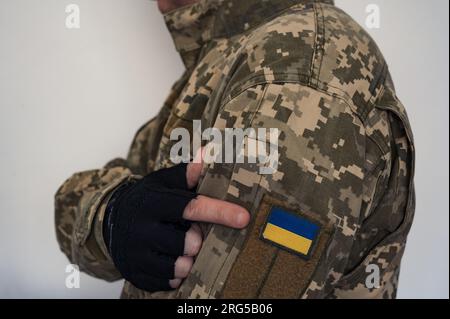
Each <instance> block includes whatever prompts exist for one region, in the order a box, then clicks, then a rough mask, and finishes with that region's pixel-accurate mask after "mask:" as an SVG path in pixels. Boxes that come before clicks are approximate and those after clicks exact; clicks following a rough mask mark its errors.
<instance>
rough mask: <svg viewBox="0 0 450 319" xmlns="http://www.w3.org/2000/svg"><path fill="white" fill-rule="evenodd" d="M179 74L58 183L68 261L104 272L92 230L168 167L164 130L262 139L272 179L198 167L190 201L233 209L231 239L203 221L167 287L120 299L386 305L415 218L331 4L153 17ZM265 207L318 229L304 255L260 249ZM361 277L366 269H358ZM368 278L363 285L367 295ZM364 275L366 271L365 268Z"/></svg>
mask: <svg viewBox="0 0 450 319" xmlns="http://www.w3.org/2000/svg"><path fill="white" fill-rule="evenodd" d="M165 20H166V23H167V26H168V28H169V30H170V32H171V34H172V36H173V38H174V41H175V45H176V48H177V50H178V51H179V53H180V54H181V57H182V59H183V62H184V64H185V66H186V72H185V73H184V75H183V76H182V78H181V79H180V80H179V81H177V82H176V84H175V85H174V86H173V89H172V91H171V93H170V95H169V96H168V98H167V100H166V102H165V104H164V106H163V107H162V109H161V110H160V112H159V114H158V115H157V116H156V117H155V118H154V119H152V120H151V121H149V122H148V123H146V124H145V125H144V126H143V127H142V128H141V129H140V130H139V131H138V132H137V134H136V136H135V138H134V141H133V142H132V146H131V149H130V152H129V154H128V157H127V159H116V160H113V161H111V162H110V163H108V164H107V165H106V166H105V167H104V168H103V169H100V170H92V171H87V172H81V173H77V174H75V175H73V176H72V177H71V178H70V179H68V180H67V181H66V182H65V183H64V184H63V185H62V186H61V188H60V189H59V190H58V192H57V194H56V203H55V205H56V216H55V222H56V232H57V239H58V242H59V244H60V247H61V249H62V251H63V252H64V253H65V254H66V255H67V256H68V257H69V259H70V261H71V262H73V263H75V264H78V265H79V266H80V268H81V269H82V270H83V271H85V272H87V273H88V274H91V275H93V276H96V277H98V278H103V279H105V280H109V281H111V280H117V279H119V278H120V274H119V273H118V272H117V270H116V269H115V267H114V265H113V263H112V262H111V259H110V257H109V256H108V253H107V250H106V248H105V244H104V242H103V238H102V232H101V225H102V220H103V214H104V210H105V206H106V203H107V202H108V199H109V198H110V196H111V193H112V192H113V190H115V189H116V188H117V187H118V186H119V185H120V184H121V183H123V182H124V181H126V180H128V179H130V178H137V177H139V176H143V175H145V174H148V173H149V172H151V171H153V170H157V169H160V168H163V167H168V166H170V165H172V164H171V162H170V160H169V152H170V148H171V146H172V145H173V144H174V143H175V141H171V140H170V138H169V136H170V132H171V131H172V130H173V129H174V128H179V127H183V128H187V129H189V130H192V121H193V120H195V119H197V120H201V121H202V124H203V127H205V128H206V127H216V128H219V129H221V130H223V129H224V128H226V127H228V128H231V127H234V128H249V127H251V128H278V129H279V131H280V132H281V135H280V138H279V139H280V141H279V166H278V171H277V172H276V173H274V174H271V175H260V174H259V170H258V165H257V164H250V163H243V164H238V163H236V164H220V165H219V164H210V165H205V169H204V175H203V177H202V180H201V183H200V184H199V186H198V192H199V193H201V194H204V195H207V196H210V197H215V198H219V199H223V200H227V201H230V202H235V203H237V204H239V205H242V206H244V207H246V208H247V209H248V210H249V211H250V212H251V214H252V221H251V224H250V225H249V227H248V228H247V229H245V230H241V231H239V230H233V229H228V228H226V227H222V226H218V225H207V226H208V227H205V228H207V229H206V230H207V231H206V234H205V238H204V243H203V247H202V249H201V251H200V254H199V255H198V257H197V258H196V261H195V263H194V266H193V269H192V271H191V274H190V275H189V277H188V278H187V279H186V280H185V281H184V282H183V284H182V286H181V287H180V288H179V289H177V290H176V291H172V292H159V293H153V294H151V293H148V292H145V291H142V290H139V289H137V288H135V287H133V286H132V285H131V284H130V283H128V282H126V283H125V287H124V289H123V293H122V297H125V298H241V297H243V298H267V297H273V298H394V297H395V295H396V290H397V286H398V278H399V269H400V262H401V258H402V255H403V252H404V249H405V243H406V238H407V234H408V232H409V230H410V227H411V224H412V219H413V215H414V208H415V197H414V186H413V175H414V146H413V137H412V133H411V129H410V125H409V121H408V119H407V115H406V112H405V109H404V108H403V106H402V104H401V102H400V101H399V99H398V98H397V96H396V94H395V89H394V85H393V82H392V80H391V77H390V74H389V71H388V67H387V65H386V62H385V60H384V58H383V56H382V54H381V53H380V50H379V49H378V47H377V45H376V44H375V42H374V41H373V40H372V39H371V37H370V36H369V35H368V34H367V33H366V32H365V31H364V30H363V29H362V28H361V27H360V26H359V25H358V24H357V23H356V22H355V21H354V20H352V19H351V18H350V17H349V16H348V15H347V14H345V13H344V12H343V11H341V10H340V9H338V8H336V7H335V6H334V4H333V1H332V0H322V1H321V0H270V1H269V0H246V1H238V0H200V1H199V2H197V3H195V4H193V5H190V6H187V7H182V8H180V9H177V10H175V11H172V12H170V13H168V14H166V15H165ZM274 205H277V206H281V207H283V209H285V210H287V211H289V212H292V213H293V214H298V215H299V216H304V217H305V218H307V219H309V220H311V221H314V222H315V223H317V224H319V225H320V233H319V235H318V237H317V240H316V242H315V246H314V249H313V250H312V252H311V255H310V256H309V258H301V257H299V256H297V255H296V254H293V253H291V252H289V251H286V250H284V249H282V248H280V247H277V246H275V245H271V244H270V243H267V242H265V241H262V240H260V232H261V229H262V227H263V226H264V222H265V220H266V218H267V214H268V212H269V211H270V209H271V207H273V206H274ZM373 266H375V268H370V267H373ZM370 269H377V270H378V271H379V276H380V278H379V279H380V280H379V286H377V285H376V284H375V285H368V284H367V282H366V281H367V278H368V275H369V274H371V272H368V270H370ZM374 273H375V272H374Z"/></svg>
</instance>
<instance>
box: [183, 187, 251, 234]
mask: <svg viewBox="0 0 450 319" xmlns="http://www.w3.org/2000/svg"><path fill="white" fill-rule="evenodd" d="M183 218H184V219H186V220H190V221H196V222H205V223H211V224H219V225H224V226H227V227H231V228H236V229H242V228H245V227H246V226H247V225H248V223H249V222H250V213H249V212H248V211H247V210H246V209H245V208H244V207H241V206H239V205H236V204H233V203H230V202H226V201H222V200H219V199H214V198H209V197H206V196H202V195H199V196H198V197H197V198H194V199H193V200H191V201H190V202H189V204H188V205H187V206H186V208H185V209H184V212H183Z"/></svg>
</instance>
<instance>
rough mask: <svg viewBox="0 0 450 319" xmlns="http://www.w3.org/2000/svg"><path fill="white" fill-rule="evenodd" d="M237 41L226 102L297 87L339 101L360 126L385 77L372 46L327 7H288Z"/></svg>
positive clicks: (349, 20) (365, 35) (355, 25)
mask: <svg viewBox="0 0 450 319" xmlns="http://www.w3.org/2000/svg"><path fill="white" fill-rule="evenodd" d="M239 41H240V42H241V43H242V45H241V54H240V55H239V56H240V58H239V59H238V61H237V65H236V66H235V71H234V72H233V75H232V77H231V79H230V83H229V85H228V92H227V94H226V95H227V96H228V97H230V98H233V97H234V96H237V95H238V94H240V93H241V92H243V91H245V90H246V89H248V88H250V87H253V86H255V85H260V84H266V83H268V84H269V83H299V84H301V85H305V86H309V87H311V88H314V89H317V90H320V91H322V92H326V93H328V94H330V95H334V96H339V97H341V98H343V99H344V100H346V101H347V103H349V105H350V107H351V108H352V110H353V111H354V112H355V113H356V115H357V116H358V117H359V118H360V119H361V120H362V122H366V119H367V117H368V114H369V113H370V112H371V111H372V109H373V107H374V104H375V103H376V101H377V100H378V99H379V98H380V94H381V93H382V91H383V85H384V83H385V81H386V77H387V76H388V68H387V65H386V62H385V60H384V57H383V55H382V53H381V51H380V50H379V48H378V46H377V44H376V43H375V41H374V40H373V39H372V38H371V37H370V35H369V34H368V33H367V32H366V31H365V30H364V29H363V28H362V27H361V26H360V25H359V24H358V23H357V22H356V21H354V20H353V19H352V18H351V17H350V16H349V15H347V14H346V13H345V12H344V11H342V10H341V9H339V8H337V7H335V6H333V5H328V4H323V3H313V4H310V5H298V6H294V7H291V8H289V9H288V10H286V11H284V12H283V13H282V14H280V15H278V16H276V17H274V18H272V19H270V20H268V21H267V22H265V23H264V24H262V25H260V26H259V27H257V28H255V29H253V30H250V31H249V32H247V33H245V34H244V35H240V36H239Z"/></svg>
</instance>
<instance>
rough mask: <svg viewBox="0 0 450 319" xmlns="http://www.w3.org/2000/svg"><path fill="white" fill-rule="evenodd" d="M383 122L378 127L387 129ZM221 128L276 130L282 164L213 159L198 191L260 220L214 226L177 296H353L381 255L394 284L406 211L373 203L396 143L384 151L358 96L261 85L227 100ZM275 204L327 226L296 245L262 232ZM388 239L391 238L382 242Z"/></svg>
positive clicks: (384, 271) (385, 272)
mask: <svg viewBox="0 0 450 319" xmlns="http://www.w3.org/2000/svg"><path fill="white" fill-rule="evenodd" d="M374 116H375V115H374ZM381 119H386V120H387V118H385V117H384V116H381ZM381 119H380V120H381ZM373 120H374V123H377V121H376V119H375V118H374V119H373ZM378 124H380V125H379V127H378V126H377V125H374V127H372V131H376V130H378V129H379V128H382V129H383V126H382V125H381V124H383V123H378ZM384 124H387V123H384ZM215 127H217V128H219V129H221V130H225V128H227V127H234V128H243V129H246V128H277V129H278V130H279V132H281V134H280V136H279V139H278V149H279V162H278V167H277V170H276V171H275V172H274V173H273V174H264V175H262V174H260V172H261V170H260V168H261V167H262V166H264V165H263V164H260V163H259V164H258V163H257V164H251V163H249V162H248V159H247V160H246V161H245V163H242V164H240V163H237V164H226V163H224V164H211V165H209V166H208V168H207V170H206V173H205V176H204V178H203V180H202V182H201V184H200V188H199V192H200V193H202V194H204V195H208V196H211V197H217V198H220V199H224V200H227V201H231V202H234V203H237V204H239V205H242V206H244V207H246V208H247V209H248V210H249V211H250V212H251V214H252V222H251V224H250V226H249V227H248V228H247V229H245V230H242V231H236V230H231V229H227V228H225V227H222V226H219V225H214V226H212V227H211V228H210V229H209V232H208V235H207V236H206V238H205V240H204V244H203V247H202V250H201V252H200V254H199V255H198V257H197V259H196V262H195V263H194V266H193V270H192V272H191V275H190V276H189V277H188V278H187V279H186V281H185V282H184V283H183V285H182V287H181V288H180V289H179V291H178V295H177V296H178V297H181V298H188V297H190V298H267V297H269V298H333V297H345V296H344V293H343V292H344V291H345V290H346V288H348V289H347V291H350V290H351V289H353V288H354V285H358V284H356V283H357V281H356V278H357V279H358V280H361V278H362V277H361V276H364V274H365V272H364V271H363V273H361V271H360V266H359V264H360V263H361V260H363V261H364V262H366V261H367V260H370V259H376V258H379V259H378V260H379V261H382V263H383V266H382V268H381V276H382V277H383V280H382V283H381V284H382V285H386V286H389V287H390V286H391V285H393V284H395V283H394V282H395V275H396V274H395V273H393V274H391V272H390V271H391V270H392V269H393V270H395V271H397V265H398V259H399V258H401V257H400V255H399V253H400V252H399V251H398V249H401V247H400V246H402V247H403V244H404V240H405V238H404V237H403V235H404V234H403V233H401V234H398V233H397V235H396V237H395V239H394V236H395V234H396V229H397V228H398V227H399V225H400V224H402V218H403V217H404V216H403V214H402V213H398V214H397V215H395V216H390V217H389V218H386V216H385V214H386V213H387V212H388V209H387V210H386V211H384V212H378V211H376V210H375V207H377V203H376V202H377V201H380V200H381V199H380V198H382V196H383V195H382V194H383V192H384V191H383V189H384V188H385V187H386V183H388V181H389V180H392V179H389V172H390V169H391V168H390V167H387V166H386V163H387V161H386V160H387V158H388V153H389V150H388V149H385V151H386V152H387V153H386V154H382V152H381V150H380V148H379V147H378V143H375V142H374V141H372V138H371V135H372V132H371V131H370V129H371V128H370V127H368V126H367V125H365V123H363V122H362V121H361V120H360V119H359V118H358V117H357V116H356V115H355V113H354V111H353V110H352V106H351V104H349V103H347V102H346V101H345V100H344V99H342V98H340V97H337V96H334V95H329V94H327V93H323V92H320V91H318V90H315V89H312V88H309V87H305V86H302V85H300V84H296V83H284V84H264V85H258V86H255V87H252V88H249V89H246V90H244V91H243V92H241V93H239V94H237V95H236V96H235V97H232V98H230V99H229V100H228V101H226V103H225V105H224V106H223V107H222V108H221V112H220V113H219V115H218V119H217V121H216V123H215ZM383 130H384V131H385V129H383ZM384 131H383V132H384ZM378 133H379V132H378ZM386 134H388V133H386ZM248 141H249V139H248V138H247V139H246V141H245V143H247V144H248ZM265 142H267V141H265ZM403 142H404V141H400V140H399V141H398V143H403ZM405 190H406V188H405V189H404V190H403V191H402V192H404V191H405ZM391 195H393V194H388V196H391ZM403 195H405V194H404V193H402V196H403ZM275 208H277V209H279V210H281V212H282V213H286V214H287V215H289V216H295V217H297V218H299V219H300V220H303V223H306V224H313V225H317V226H319V229H320V230H319V231H318V233H317V236H315V237H314V236H311V237H309V236H308V235H307V234H305V233H302V231H301V230H300V231H299V232H298V235H299V236H300V237H301V236H304V237H305V236H306V237H308V238H309V239H311V241H310V242H309V244H308V246H307V247H306V248H305V247H300V248H298V249H296V248H295V247H293V246H290V245H291V243H289V242H286V241H284V240H283V238H282V237H283V236H282V235H283V233H278V234H281V235H280V236H278V235H276V236H275V237H274V238H272V239H273V240H271V241H268V240H263V239H265V237H264V236H265V232H266V230H267V229H268V228H267V225H268V223H269V221H270V220H271V219H270V216H272V215H271V214H273V213H274V212H275V210H274V209H275ZM398 208H401V207H398ZM280 225H281V226H280ZM280 225H278V226H280V227H287V228H288V229H289V227H290V226H289V225H288V226H286V225H284V224H283V223H281V224H280ZM283 225H284V226H283ZM377 227H378V228H377ZM361 229H363V230H364V232H363V233H360V230H361ZM294 231H295V229H294ZM277 236H278V237H277ZM306 237H305V238H306ZM388 237H390V239H391V241H390V242H387V241H386V244H382V245H379V246H378V245H377V243H379V242H383V240H384V239H386V238H388ZM289 238H290V237H289ZM293 238H294V237H293ZM295 238H298V236H297V237H295ZM295 238H294V239H295ZM303 239H304V238H303ZM295 240H296V239H295ZM303 242H305V241H303ZM358 242H359V243H358ZM300 243H302V241H300ZM397 248H398V249H397ZM353 269H357V275H354V271H353ZM348 274H350V276H351V277H353V278H349V277H346V276H347V275H348ZM388 277H389V278H388ZM343 278H345V279H346V280H348V281H347V284H348V286H345V285H343V282H342V281H341V280H342V279H343ZM338 287H339V288H342V289H341V290H340V291H337V288H338ZM389 287H388V288H389ZM389 289H391V288H389ZM366 291H368V290H367V289H366ZM341 292H342V293H341ZM360 295H361V294H360Z"/></svg>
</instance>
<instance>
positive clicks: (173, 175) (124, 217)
mask: <svg viewBox="0 0 450 319" xmlns="http://www.w3.org/2000/svg"><path fill="white" fill-rule="evenodd" d="M186 169H187V165H186V164H181V165H177V166H175V167H172V168H169V169H163V170H159V171H156V172H153V173H151V174H149V175H147V176H146V177H144V178H143V179H141V180H139V181H133V182H129V183H127V184H124V185H122V186H120V187H119V188H118V189H117V190H116V191H115V193H114V194H113V196H112V198H111V200H110V201H109V203H108V206H107V209H106V214H105V219H104V223H103V236H104V239H105V243H106V245H107V247H108V251H109V253H110V255H111V257H112V260H113V261H114V264H115V266H116V268H117V269H118V270H119V271H120V273H121V274H122V276H123V277H124V278H125V279H126V280H128V281H129V282H131V283H132V284H133V285H134V286H136V287H137V288H140V289H143V290H147V291H150V292H154V291H161V290H170V289H171V287H170V286H169V280H170V279H173V278H174V272H175V261H176V259H177V258H178V257H179V256H183V253H184V241H185V235H186V232H187V231H188V229H189V227H190V223H189V222H188V221H186V220H184V219H183V217H182V216H183V211H184V208H185V207H186V206H187V204H188V203H189V202H190V201H191V200H192V199H194V198H195V197H196V196H197V194H196V193H195V192H193V191H192V190H188V185H187V181H186Z"/></svg>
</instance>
